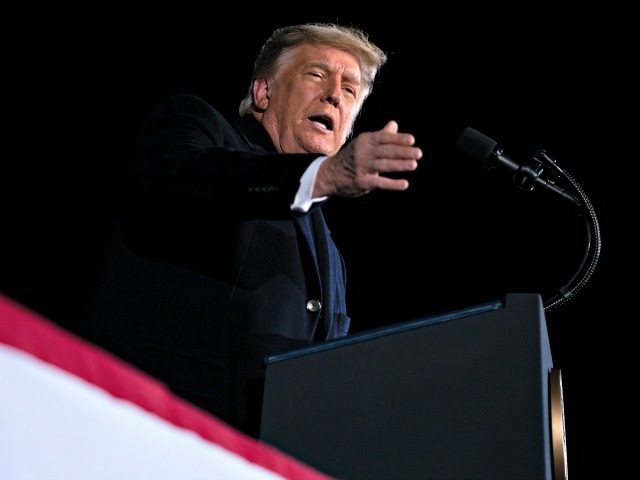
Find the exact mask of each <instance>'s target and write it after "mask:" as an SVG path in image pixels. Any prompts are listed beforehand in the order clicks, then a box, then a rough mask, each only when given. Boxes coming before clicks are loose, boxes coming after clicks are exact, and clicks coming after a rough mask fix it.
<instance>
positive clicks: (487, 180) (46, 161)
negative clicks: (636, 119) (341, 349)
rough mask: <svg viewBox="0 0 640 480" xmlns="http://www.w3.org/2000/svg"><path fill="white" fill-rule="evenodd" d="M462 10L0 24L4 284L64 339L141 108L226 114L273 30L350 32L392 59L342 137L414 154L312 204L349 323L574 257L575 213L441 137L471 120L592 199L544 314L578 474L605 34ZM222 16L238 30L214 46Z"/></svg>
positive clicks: (89, 283) (543, 281)
mask: <svg viewBox="0 0 640 480" xmlns="http://www.w3.org/2000/svg"><path fill="white" fill-rule="evenodd" d="M247 9H248V10H250V8H247ZM476 13H478V14H479V12H468V13H467V15H466V16H465V18H466V20H460V18H459V17H458V16H451V15H449V16H447V15H440V14H435V12H432V14H431V15H428V14H427V15H421V16H420V18H410V17H412V15H407V14H404V15H403V14H389V15H388V16H385V18H384V21H383V20H381V19H378V18H376V17H375V16H373V15H371V14H364V15H355V14H332V15H306V14H293V13H290V14H282V15H271V17H270V18H269V19H266V20H265V19H264V16H263V15H257V16H258V17H260V18H259V19H243V17H241V16H239V15H236V16H229V15H225V16H224V17H223V16H215V15H212V14H211V13H209V12H204V11H198V10H193V11H188V12H187V11H182V12H179V13H175V12H168V11H165V12H156V13H154V14H150V15H146V16H145V15H141V14H135V15H134V14H131V13H130V12H124V11H102V12H100V11H95V12H91V13H89V12H86V11H84V12H83V11H80V12H78V11H74V12H73V15H79V20H71V18H70V15H71V12H65V11H60V10H55V11H49V12H43V11H40V12H38V15H37V17H36V16H27V13H26V12H19V13H18V12H15V11H6V12H5V14H4V15H3V17H4V23H5V28H4V45H3V48H4V52H3V67H4V68H3V70H4V88H3V91H4V97H3V104H4V107H3V114H4V129H3V130H4V141H3V159H4V162H3V175H2V176H3V183H4V185H3V195H4V198H3V208H4V211H3V231H4V234H3V260H2V265H3V266H2V272H3V278H2V291H3V292H5V293H7V294H8V295H10V296H12V297H14V298H16V299H17V300H19V301H22V302H23V303H25V304H26V305H27V306H30V307H31V308H34V309H36V310H38V311H39V312H41V313H43V314H45V315H47V316H48V317H50V318H51V319H53V320H54V321H56V322H58V323H60V324H62V325H63V326H65V327H67V328H70V329H73V328H74V326H75V322H76V321H77V318H78V317H79V316H80V315H82V312H83V308H84V305H85V302H86V301H87V298H88V297H89V295H90V293H91V291H92V288H93V287H94V286H95V282H96V281H97V279H98V275H97V272H98V265H99V261H100V249H101V246H102V242H103V240H104V239H105V237H106V235H107V232H108V231H109V227H110V225H111V222H112V221H113V219H114V217H115V211H116V208H117V206H118V202H119V195H120V193H121V192H120V189H119V187H120V182H121V181H122V179H123V177H124V172H125V171H126V168H127V165H128V164H129V162H130V161H131V159H132V156H133V150H134V142H135V135H136V131H137V129H138V126H139V124H140V122H141V120H142V118H143V116H144V114H145V112H147V111H148V110H149V109H150V108H152V106H153V105H154V104H155V103H156V102H158V101H160V100H162V99H163V98H165V97H167V96H169V95H171V94H173V93H178V92H188V93H193V94H196V95H200V96H202V97H204V98H205V99H207V100H208V101H209V102H210V103H212V104H213V105H215V106H216V107H217V108H219V109H220V110H221V111H223V112H232V111H233V110H234V109H235V108H236V107H237V104H238V102H239V101H240V99H241V98H242V96H243V95H244V93H245V90H246V88H247V86H248V79H249V76H250V73H251V66H252V62H253V58H254V57H255V55H256V54H257V51H258V49H259V47H260V45H261V44H262V42H263V41H264V39H265V38H266V37H267V36H268V35H269V34H270V33H271V31H272V30H273V29H274V28H276V27H278V26H283V25H287V24H291V23H299V22H305V21H339V22H340V23H345V24H351V25H355V26H359V27H362V28H363V29H364V30H366V31H368V32H369V34H370V37H371V39H372V40H373V41H374V42H376V43H377V44H378V45H379V46H381V47H382V48H383V49H384V50H385V51H386V52H388V53H389V62H388V64H387V65H386V66H385V67H384V68H383V70H382V73H381V75H380V77H379V82H378V84H377V86H376V89H375V90H374V93H373V95H372V96H371V98H370V99H369V100H368V101H367V103H366V105H365V109H364V112H363V115H362V117H361V118H360V119H359V121H358V122H357V124H356V133H357V132H358V131H365V130H371V129H378V128H381V127H382V126H383V125H384V123H386V121H387V120H389V119H395V120H397V121H398V123H399V125H400V129H401V130H404V131H409V132H412V133H414V135H415V136H416V138H417V140H418V144H419V146H421V147H422V148H423V150H424V151H425V157H424V159H423V161H422V164H421V167H420V169H419V170H418V171H417V172H415V173H414V174H412V175H411V180H412V187H411V189H410V191H408V192H406V193H402V194H390V193H384V192H376V193H374V194H371V195H369V196H367V197H363V198H360V199H355V200H342V199H332V200H331V201H330V202H329V203H328V204H327V206H326V211H327V217H328V221H329V224H330V226H331V227H332V230H333V234H334V237H335V240H336V243H338V245H339V246H340V247H341V250H342V251H343V253H344V254H345V257H346V260H347V263H348V269H349V299H350V307H351V308H350V313H351V316H352V318H353V319H354V323H353V324H352V325H353V327H354V329H355V330H366V329H368V328H372V327H375V326H378V325H383V324H388V323H393V322H396V321H402V320H410V319H413V318H417V317H420V316H424V315H429V314H433V313H438V312H443V311H447V310H450V309H453V308H459V307H464V306H468V305H472V304H475V303H479V302H483V301H486V300H491V299H494V298H499V297H501V296H502V295H503V294H504V293H506V292H540V293H542V294H543V295H545V294H548V292H549V291H550V290H551V289H553V288H555V287H558V286H560V285H562V283H563V282H565V281H566V280H567V279H568V278H569V277H570V276H571V275H572V274H573V271H574V270H575V268H576V267H577V265H578V263H579V262H580V259H581V254H582V249H583V236H582V230H581V228H582V223H581V220H580V219H579V218H577V217H576V215H575V213H574V211H573V210H572V209H571V208H570V207H568V206H567V205H565V204H564V203H563V202H561V201H558V200H557V199H556V198H552V197H551V196H550V195H546V194H544V192H534V193H531V194H525V193H523V192H520V191H518V190H517V189H516V188H515V187H514V186H513V185H512V184H510V182H509V180H508V178H506V177H505V176H504V175H500V174H499V173H498V172H487V171H484V170H482V169H481V168H480V167H479V166H476V165H474V164H473V163H472V162H470V161H469V160H466V159H465V158H463V157H462V156H461V155H460V154H458V153H457V152H456V149H455V140H456V137H457V135H458V134H459V133H460V131H461V130H462V128H464V127H466V126H473V127H475V128H477V129H478V130H481V131H483V132H484V133H485V134H487V135H489V136H491V137H493V138H495V139H496V140H498V141H500V142H501V143H503V144H504V145H505V146H506V147H508V149H509V151H511V152H512V153H513V154H514V155H515V156H517V157H518V158H526V157H527V156H528V155H530V154H531V153H532V152H533V151H535V149H537V148H541V147H543V148H545V149H546V150H547V151H548V152H549V153H550V154H551V156H552V157H554V158H555V159H556V160H557V161H558V163H559V164H560V165H561V166H563V167H564V168H565V169H566V170H568V171H569V172H570V173H571V174H572V175H573V176H574V177H575V178H576V179H578V181H579V182H580V183H581V184H582V185H583V187H584V189H585V190H586V191H587V192H588V193H589V195H590V197H591V200H592V202H593V203H594V205H595V207H596V209H597V211H598V213H599V214H600V217H601V221H602V225H601V226H602V229H603V238H604V248H603V255H602V260H601V264H600V268H599V270H598V271H597V273H596V274H595V276H594V278H593V280H592V282H591V283H590V284H589V285H588V286H587V288H586V290H585V291H584V292H583V293H582V294H580V295H579V296H578V297H576V299H575V300H574V301H573V302H572V303H571V304H569V305H568V306H566V307H564V308H562V309H560V310H558V311H557V312H552V313H549V314H548V315H547V321H548V324H549V333H550V336H551V343H552V351H553V354H554V361H555V363H556V365H558V366H559V367H561V368H562V370H563V375H564V382H565V401H566V409H567V428H568V446H569V455H570V457H569V467H570V472H571V473H572V474H573V475H576V474H579V473H580V472H582V471H585V470H584V469H585V467H586V465H589V464H590V461H589V455H590V454H591V453H593V452H594V451H596V449H597V448H598V444H599V441H598V440H597V439H594V438H593V436H592V435H591V434H590V432H591V431H592V430H594V429H595V428H596V425H603V424H602V422H604V419H603V417H602V416H601V414H600V413H599V410H598V408H596V406H595V405H596V403H597V399H598V397H597V393H596V392H594V386H593V383H592V382H593V380H592V375H593V373H594V372H595V371H597V370H598V368H600V363H601V361H602V358H601V357H598V356H597V355H594V353H595V352H599V351H600V349H601V346H599V344H598V342H600V341H601V340H602V332H601V331H600V330H599V329H598V321H599V319H601V318H604V317H606V315H607V312H609V309H610V308H611V307H610V302H611V301H612V297H613V288H614V287H613V285H612V284H613V283H614V282H613V280H614V277H613V268H612V264H611V258H610V257H611V255H610V243H608V239H609V235H610V233H609V232H610V230H611V228H612V227H611V224H612V218H613V206H612V204H611V203H610V201H609V198H608V195H609V192H610V190H611V188H612V185H613V174H612V173H611V174H609V173H606V171H605V172H603V169H602V168H600V162H601V161H602V158H603V157H604V154H605V150H604V148H603V147H602V146H600V145H597V144H595V142H594V141H593V140H594V139H596V138H597V137H598V136H599V135H600V131H601V128H602V126H603V125H602V124H603V119H602V118H601V117H600V115H599V113H598V112H599V111H600V108H601V106H602V105H601V104H602V102H603V99H602V98H601V97H600V96H599V95H596V94H594V93H593V92H596V91H598V90H599V89H601V87H602V85H600V84H599V80H598V79H597V78H596V76H595V75H594V74H593V72H594V71H601V70H603V69H606V68H608V64H609V62H611V61H612V60H611V59H610V58H609V57H607V56H605V55H604V54H603V48H602V40H603V38H602V35H603V34H600V33H599V32H598V30H593V29H590V28H589V27H588V22H584V20H585V19H584V18H581V17H580V16H579V15H578V16H576V15H574V16H572V17H569V16H568V15H565V16H561V15H559V14H557V12H554V13H555V14H554V15H547V16H545V15H543V14H542V13H540V12H537V14H536V12H525V13H522V14H521V15H518V16H514V17H513V18H512V19H511V20H510V21H509V22H503V23H501V24H500V25H499V27H498V25H497V24H496V22H494V21H493V20H492V18H490V17H491V16H490V15H489V14H485V17H486V18H485V17H482V16H476ZM547 13H549V12H547ZM274 18H277V20H274ZM549 18H552V19H553V20H549ZM222 23H224V24H225V26H226V27H225V28H229V26H237V31H238V32H239V33H238V34H233V35H230V34H228V33H224V32H223V31H222V29H221V27H220V25H221V24H222ZM568 24H571V28H567V25H568ZM488 25H491V26H492V28H489V27H488ZM585 92H587V94H585ZM574 478H575V477H574Z"/></svg>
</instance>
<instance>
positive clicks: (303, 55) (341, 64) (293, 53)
mask: <svg viewBox="0 0 640 480" xmlns="http://www.w3.org/2000/svg"><path fill="white" fill-rule="evenodd" d="M278 63H279V68H278V70H280V69H281V68H288V67H289V68H294V69H298V68H304V67H305V66H316V67H319V66H321V67H323V68H326V69H327V70H329V71H331V72H339V73H343V74H344V75H348V76H350V77H353V79H354V80H355V81H360V78H361V71H360V64H359V62H358V59H357V58H356V57H355V56H354V55H353V54H351V53H349V52H346V51H344V50H339V49H337V48H333V47H324V46H316V45H298V46H297V47H294V48H292V49H290V50H287V51H286V52H284V53H283V54H282V56H281V57H280V59H279V62H278Z"/></svg>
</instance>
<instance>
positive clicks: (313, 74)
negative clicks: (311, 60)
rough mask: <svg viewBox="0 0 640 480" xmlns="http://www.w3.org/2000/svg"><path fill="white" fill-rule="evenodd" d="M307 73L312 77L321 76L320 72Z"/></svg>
mask: <svg viewBox="0 0 640 480" xmlns="http://www.w3.org/2000/svg"><path fill="white" fill-rule="evenodd" d="M308 75H311V76H312V77H314V78H320V79H321V78H322V73H321V72H309V73H308Z"/></svg>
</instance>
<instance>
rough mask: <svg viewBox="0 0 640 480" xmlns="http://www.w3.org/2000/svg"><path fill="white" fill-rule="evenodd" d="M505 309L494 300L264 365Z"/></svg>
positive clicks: (326, 344) (291, 354)
mask: <svg viewBox="0 0 640 480" xmlns="http://www.w3.org/2000/svg"><path fill="white" fill-rule="evenodd" d="M503 307H504V303H503V302H502V301H501V300H494V301H491V302H487V303H482V304H479V305H475V306H472V307H466V308H463V309H460V310H454V311H451V312H446V313H441V314H437V315H433V316H429V317H425V318H420V319H417V320H409V321H406V322H401V323H396V324H393V325H389V326H384V327H380V328H376V329H373V330H368V331H366V332H361V333H356V334H354V335H349V336H347V337H342V338H337V339H335V340H329V341H327V342H322V343H317V344H314V345H311V346H308V347H301V348H296V349H294V350H288V351H286V352H282V353H278V354H275V355H271V356H269V357H266V358H265V359H264V364H265V365H269V364H272V363H276V362H280V361H282V360H288V359H291V358H297V357H302V356H305V355H311V354H314V353H318V352H322V351H325V350H332V349H334V348H338V347H343V346H346V345H353V344H355V343H360V342H367V341H369V340H373V339H375V338H379V337H385V336H387V335H393V334H396V333H401V332H406V331H408V330H414V329H418V328H423V327H427V326H431V325H437V324H439V323H445V322H450V321H452V320H458V319H461V318H465V317H471V316H473V315H479V314H482V313H486V312H490V311H493V310H499V309H501V308H503Z"/></svg>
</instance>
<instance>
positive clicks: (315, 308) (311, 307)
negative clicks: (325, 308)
mask: <svg viewBox="0 0 640 480" xmlns="http://www.w3.org/2000/svg"><path fill="white" fill-rule="evenodd" d="M321 308H322V304H321V303H320V301H319V300H309V301H308V302H307V311H309V312H312V313H315V312H319V311H320V309H321Z"/></svg>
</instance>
